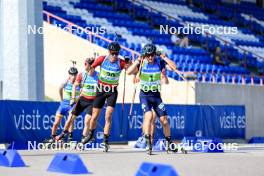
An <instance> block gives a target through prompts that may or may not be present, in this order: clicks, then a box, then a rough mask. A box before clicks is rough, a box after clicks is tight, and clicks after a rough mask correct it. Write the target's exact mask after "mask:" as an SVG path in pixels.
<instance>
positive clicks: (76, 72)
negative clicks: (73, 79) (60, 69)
mask: <svg viewBox="0 0 264 176" xmlns="http://www.w3.org/2000/svg"><path fill="white" fill-rule="evenodd" d="M68 73H69V74H70V75H77V74H78V70H77V68H75V67H71V68H70V69H69V71H68Z"/></svg>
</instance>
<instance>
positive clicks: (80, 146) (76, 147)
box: [75, 142, 85, 150]
mask: <svg viewBox="0 0 264 176" xmlns="http://www.w3.org/2000/svg"><path fill="white" fill-rule="evenodd" d="M84 148H85V144H83V143H82V142H78V143H77V144H76V146H75V149H76V150H84Z"/></svg>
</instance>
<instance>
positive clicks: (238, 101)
mask: <svg viewBox="0 0 264 176" xmlns="http://www.w3.org/2000/svg"><path fill="white" fill-rule="evenodd" d="M195 96H196V97H195V99H196V100H195V102H196V103H201V104H210V105H245V107H246V122H247V126H246V138H247V139H249V138H251V137H252V136H264V86H251V85H231V84H230V85H228V84H226V85H222V84H206V83H196V94H195Z"/></svg>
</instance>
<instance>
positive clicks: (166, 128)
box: [160, 116, 170, 137]
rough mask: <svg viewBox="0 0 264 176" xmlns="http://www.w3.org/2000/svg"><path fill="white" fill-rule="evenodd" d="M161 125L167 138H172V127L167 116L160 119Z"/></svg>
mask: <svg viewBox="0 0 264 176" xmlns="http://www.w3.org/2000/svg"><path fill="white" fill-rule="evenodd" d="M160 123H161V125H162V127H163V133H164V136H165V137H168V136H170V125H169V122H168V119H167V116H161V117H160Z"/></svg>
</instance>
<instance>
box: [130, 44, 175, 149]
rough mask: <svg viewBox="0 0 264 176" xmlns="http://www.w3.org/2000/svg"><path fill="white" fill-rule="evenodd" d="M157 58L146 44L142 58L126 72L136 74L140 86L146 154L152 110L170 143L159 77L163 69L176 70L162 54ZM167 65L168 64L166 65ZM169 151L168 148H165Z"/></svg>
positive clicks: (149, 138) (155, 53) (153, 46)
mask: <svg viewBox="0 0 264 176" xmlns="http://www.w3.org/2000/svg"><path fill="white" fill-rule="evenodd" d="M159 55H160V58H158V57H157V49H156V46H155V45H153V44H147V45H145V46H144V47H143V51H142V56H141V57H140V58H139V59H138V60H136V61H135V62H134V63H133V64H132V65H131V66H130V67H129V68H128V70H127V73H128V74H129V75H131V74H137V77H136V79H137V80H139V84H140V95H139V98H140V103H141V107H142V110H143V113H144V123H143V124H144V127H143V129H144V134H145V138H146V141H147V152H148V153H149V154H151V152H152V145H153V144H152V142H151V141H152V140H151V131H152V130H151V124H152V122H153V119H154V115H153V112H152V109H153V110H154V111H155V113H156V114H157V116H158V117H159V118H160V122H161V124H162V126H163V129H164V135H165V138H166V141H167V143H168V144H169V145H170V144H171V143H172V140H171V134H170V126H169V122H168V119H167V111H166V107H165V105H164V104H163V102H162V99H161V96H160V89H161V76H162V74H163V73H165V69H166V68H167V69H169V70H172V69H173V68H172V67H174V68H176V66H175V63H174V62H173V61H171V60H170V59H168V58H167V57H166V56H165V55H164V54H159ZM168 63H169V64H168ZM167 149H169V147H167Z"/></svg>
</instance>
